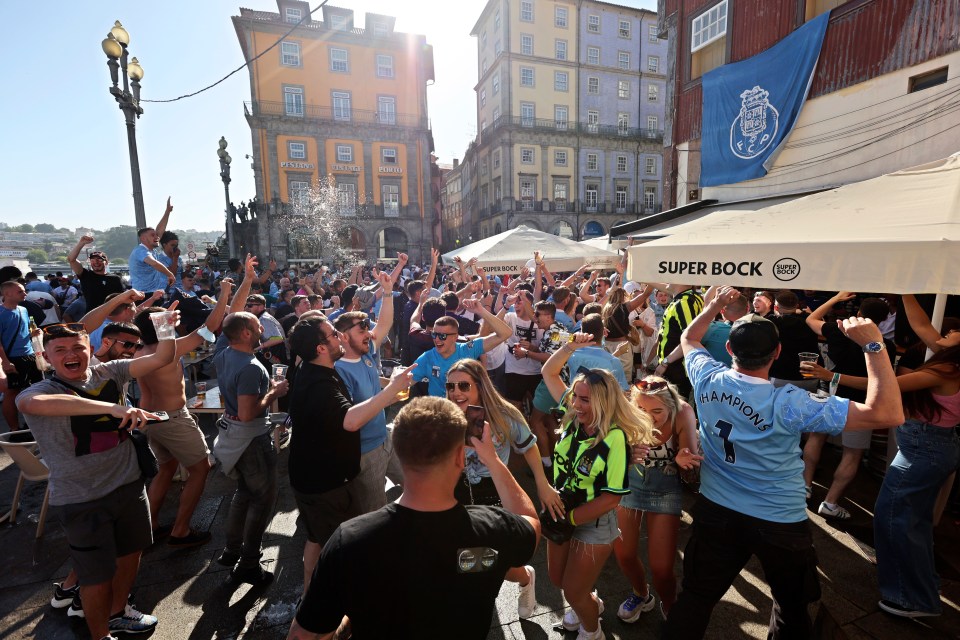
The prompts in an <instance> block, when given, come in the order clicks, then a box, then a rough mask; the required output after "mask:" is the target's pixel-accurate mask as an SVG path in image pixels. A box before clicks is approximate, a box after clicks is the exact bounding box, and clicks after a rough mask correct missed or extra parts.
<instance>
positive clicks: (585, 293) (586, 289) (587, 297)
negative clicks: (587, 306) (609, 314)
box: [578, 269, 600, 303]
mask: <svg viewBox="0 0 960 640" xmlns="http://www.w3.org/2000/svg"><path fill="white" fill-rule="evenodd" d="M599 273H600V272H599V271H598V270H596V269H594V270H593V271H592V272H591V273H590V277H589V278H587V281H586V282H584V283H583V284H582V285H580V291H579V292H578V294H579V296H580V299H581V300H583V301H584V302H587V303H590V302H596V300H597V299H596V297H595V296H593V294H591V293H590V287H591V286H593V282H594V280H596V279H597V274H599Z"/></svg>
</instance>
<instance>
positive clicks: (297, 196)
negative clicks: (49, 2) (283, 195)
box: [288, 180, 310, 207]
mask: <svg viewBox="0 0 960 640" xmlns="http://www.w3.org/2000/svg"><path fill="white" fill-rule="evenodd" d="M288 191H289V193H290V204H292V205H293V206H295V207H305V206H307V204H309V203H310V183H309V182H306V181H303V180H291V181H290V186H289V188H288Z"/></svg>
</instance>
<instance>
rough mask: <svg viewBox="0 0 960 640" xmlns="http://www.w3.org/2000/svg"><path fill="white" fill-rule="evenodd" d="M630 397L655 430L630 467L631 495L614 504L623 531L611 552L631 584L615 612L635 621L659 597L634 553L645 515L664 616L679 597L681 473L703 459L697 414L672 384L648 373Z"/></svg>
mask: <svg viewBox="0 0 960 640" xmlns="http://www.w3.org/2000/svg"><path fill="white" fill-rule="evenodd" d="M630 399H631V401H632V402H633V403H634V404H635V405H637V407H639V408H640V410H641V411H643V412H644V413H646V414H647V415H649V416H650V418H651V419H652V420H653V425H654V427H655V428H656V429H657V431H658V432H659V433H658V435H657V442H656V446H653V447H652V448H651V449H650V450H649V451H648V452H647V455H646V458H645V459H644V461H643V463H642V465H633V466H632V467H630V472H629V473H630V475H629V481H630V495H627V496H624V498H623V500H621V501H620V505H619V506H618V507H617V522H618V524H619V526H620V533H621V537H620V538H619V539H617V540H616V541H614V543H613V552H614V553H615V554H616V556H617V564H619V565H620V570H621V571H623V574H624V575H625V576H626V577H627V579H628V580H629V581H630V584H631V586H632V587H633V594H632V595H630V596H629V597H628V598H627V599H626V600H625V601H624V602H623V604H622V605H620V609H619V610H618V611H617V616H618V617H619V618H620V619H621V620H623V621H624V622H628V623H629V622H636V621H637V619H638V618H639V617H640V614H641V613H644V612H646V611H650V610H651V609H653V607H654V605H655V604H656V602H657V600H656V598H655V597H654V596H653V594H652V593H650V587H649V585H647V578H646V573H645V572H644V568H643V564H642V563H641V562H640V559H639V558H638V557H637V549H638V546H639V541H640V525H641V523H642V521H643V519H644V515H646V520H647V557H648V562H649V564H650V572H651V573H652V574H653V587H654V589H655V590H656V592H657V593H658V594H659V595H660V612H661V614H662V615H663V617H664V618H666V616H667V613H669V612H670V607H671V606H672V605H673V603H674V601H675V600H676V599H677V579H676V576H675V575H674V573H673V564H674V561H675V559H676V557H677V532H678V531H679V530H680V514H681V507H680V500H681V497H682V488H681V485H680V473H681V470H683V471H686V470H692V469H693V468H694V466H695V465H694V461H699V460H701V459H702V456H699V455H697V454H696V453H695V452H696V451H698V449H699V447H698V445H697V417H696V415H695V414H694V412H693V407H691V406H690V405H689V404H687V403H686V402H685V401H684V400H683V399H682V398H681V397H680V394H679V392H678V391H677V388H676V386H674V385H672V384H670V383H669V382H667V381H666V380H664V379H663V378H661V377H659V376H647V377H645V378H643V379H642V380H639V381H637V382H636V383H634V385H633V389H632V390H631V397H630Z"/></svg>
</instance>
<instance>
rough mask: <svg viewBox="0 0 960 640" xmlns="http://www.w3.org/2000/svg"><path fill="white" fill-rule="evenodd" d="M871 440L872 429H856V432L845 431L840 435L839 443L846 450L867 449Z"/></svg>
mask: <svg viewBox="0 0 960 640" xmlns="http://www.w3.org/2000/svg"><path fill="white" fill-rule="evenodd" d="M872 438H873V430H872V429H858V430H857V431H847V430H846V429H844V430H843V432H842V433H841V434H840V441H841V442H842V443H843V446H845V447H847V448H848V449H869V448H870V440H871V439H872Z"/></svg>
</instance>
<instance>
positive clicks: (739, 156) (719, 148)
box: [700, 12, 830, 187]
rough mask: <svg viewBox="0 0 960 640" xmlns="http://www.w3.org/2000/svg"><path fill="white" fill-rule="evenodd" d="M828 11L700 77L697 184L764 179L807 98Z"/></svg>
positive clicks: (719, 183)
mask: <svg viewBox="0 0 960 640" xmlns="http://www.w3.org/2000/svg"><path fill="white" fill-rule="evenodd" d="M829 19H830V13H829V12H827V13H824V14H821V15H819V16H817V17H816V18H814V19H813V20H811V21H810V22H807V23H806V24H805V25H803V26H802V27H800V28H799V29H797V30H796V31H794V32H793V33H791V34H790V35H788V36H787V37H786V38H784V39H783V40H781V41H780V42H778V43H777V44H775V45H773V46H772V47H770V48H769V49H767V50H766V51H764V52H763V53H758V54H757V55H755V56H753V57H751V58H747V59H746V60H742V61H740V62H734V63H732V64H727V65H723V66H722V67H718V68H716V69H714V70H713V71H710V72H708V73H706V74H704V76H703V133H702V135H701V143H702V145H701V154H702V155H701V166H700V186H701V187H712V186H716V185H721V184H733V183H735V182H742V181H744V180H752V179H754V178H760V177H763V176H765V175H767V171H768V170H769V169H770V167H771V166H772V165H773V162H774V160H776V157H777V154H778V153H779V152H780V149H781V147H782V146H783V144H784V143H785V142H786V140H787V137H788V136H789V135H790V132H791V131H792V130H793V126H794V124H796V122H797V116H799V115H800V109H801V108H803V103H804V101H805V100H806V99H807V93H808V92H809V90H810V84H811V82H813V73H814V71H815V70H816V68H817V59H818V58H819V57H820V46H821V45H822V44H823V36H824V34H825V33H826V31H827V22H828V21H829Z"/></svg>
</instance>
